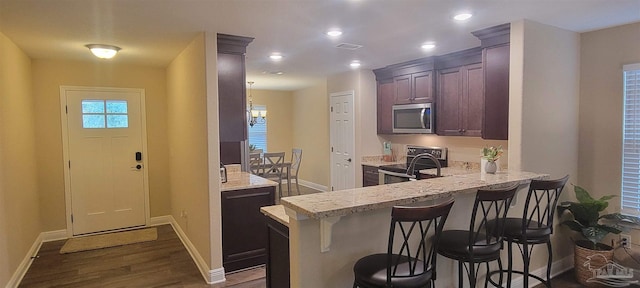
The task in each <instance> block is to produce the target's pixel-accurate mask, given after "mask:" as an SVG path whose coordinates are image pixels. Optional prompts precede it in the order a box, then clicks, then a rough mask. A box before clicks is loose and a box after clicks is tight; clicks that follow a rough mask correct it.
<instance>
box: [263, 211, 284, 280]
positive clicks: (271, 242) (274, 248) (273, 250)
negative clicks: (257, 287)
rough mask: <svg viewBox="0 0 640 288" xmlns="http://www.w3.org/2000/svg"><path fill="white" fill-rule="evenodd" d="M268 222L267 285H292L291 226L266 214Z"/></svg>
mask: <svg viewBox="0 0 640 288" xmlns="http://www.w3.org/2000/svg"><path fill="white" fill-rule="evenodd" d="M264 218H265V222H266V224H267V287H271V288H284V287H290V283H289V275H290V274H289V267H290V266H289V227H287V226H285V225H283V224H282V223H280V222H278V221H275V220H273V219H271V217H269V216H264Z"/></svg>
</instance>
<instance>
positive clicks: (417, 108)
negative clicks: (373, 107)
mask: <svg viewBox="0 0 640 288" xmlns="http://www.w3.org/2000/svg"><path fill="white" fill-rule="evenodd" d="M391 115H392V120H391V121H392V123H393V133H416V134H418V133H424V134H426V133H433V128H434V127H433V108H432V106H431V103H420V104H407V105H393V107H392V114H391Z"/></svg>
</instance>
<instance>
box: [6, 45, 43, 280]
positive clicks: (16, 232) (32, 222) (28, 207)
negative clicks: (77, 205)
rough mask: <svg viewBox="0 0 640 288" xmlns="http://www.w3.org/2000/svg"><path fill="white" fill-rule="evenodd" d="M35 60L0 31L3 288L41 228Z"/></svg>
mask: <svg viewBox="0 0 640 288" xmlns="http://www.w3.org/2000/svg"><path fill="white" fill-rule="evenodd" d="M31 83H32V82H31V59H29V57H28V56H27V55H26V54H25V53H24V52H22V50H20V48H18V47H17V46H16V45H15V44H14V43H13V42H11V40H9V39H8V38H6V37H5V36H4V35H3V34H2V33H0V173H1V174H0V209H1V210H0V214H1V216H0V258H3V259H2V260H0V287H4V286H5V285H6V284H7V283H8V281H9V278H10V277H11V275H12V274H13V273H14V271H15V270H16V268H17V267H18V265H19V264H20V262H21V261H22V260H23V259H24V257H25V256H26V255H27V251H28V250H29V248H30V247H31V245H33V243H34V241H35V240H36V238H37V237H38V235H39V233H40V232H41V231H42V225H41V222H40V213H39V209H38V208H39V207H38V178H37V176H38V174H37V165H36V163H37V160H36V146H35V143H36V129H35V126H36V123H35V118H36V117H35V114H36V111H35V109H34V106H35V99H34V97H33V92H32V89H31Z"/></svg>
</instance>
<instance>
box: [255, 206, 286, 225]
mask: <svg viewBox="0 0 640 288" xmlns="http://www.w3.org/2000/svg"><path fill="white" fill-rule="evenodd" d="M260 212H262V214H264V215H266V216H268V217H270V218H271V219H274V220H276V221H278V222H280V223H281V224H282V225H284V226H287V227H289V216H287V213H286V212H285V211H284V206H282V205H273V206H265V207H262V208H260Z"/></svg>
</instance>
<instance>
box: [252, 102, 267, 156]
mask: <svg viewBox="0 0 640 288" xmlns="http://www.w3.org/2000/svg"><path fill="white" fill-rule="evenodd" d="M253 110H256V111H267V106H265V105H253ZM263 114H264V113H263ZM249 145H253V147H255V149H262V151H267V119H266V118H265V119H264V121H263V120H259V121H258V122H257V123H256V124H254V125H253V127H251V126H249Z"/></svg>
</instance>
